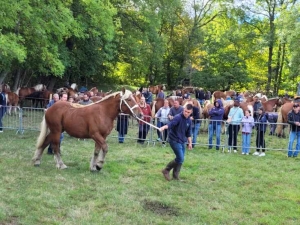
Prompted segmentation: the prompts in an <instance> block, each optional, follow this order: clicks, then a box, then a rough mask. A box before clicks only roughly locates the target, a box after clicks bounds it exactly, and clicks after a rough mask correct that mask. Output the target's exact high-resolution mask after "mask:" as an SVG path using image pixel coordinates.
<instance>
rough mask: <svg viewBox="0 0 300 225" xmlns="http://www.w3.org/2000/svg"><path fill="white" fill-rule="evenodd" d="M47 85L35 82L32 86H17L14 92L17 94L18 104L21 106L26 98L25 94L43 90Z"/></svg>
mask: <svg viewBox="0 0 300 225" xmlns="http://www.w3.org/2000/svg"><path fill="white" fill-rule="evenodd" d="M46 89H47V87H46V85H44V84H37V85H35V86H34V87H21V88H18V89H17V91H16V92H15V93H16V94H17V95H18V96H19V101H20V106H21V107H22V106H23V101H24V99H25V98H26V96H28V95H30V94H32V93H33V92H35V91H44V90H46Z"/></svg>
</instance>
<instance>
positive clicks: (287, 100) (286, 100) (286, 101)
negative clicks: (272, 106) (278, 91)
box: [281, 97, 293, 105]
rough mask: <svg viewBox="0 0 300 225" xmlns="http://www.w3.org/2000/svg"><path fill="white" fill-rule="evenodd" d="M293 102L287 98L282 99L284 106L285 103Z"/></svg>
mask: <svg viewBox="0 0 300 225" xmlns="http://www.w3.org/2000/svg"><path fill="white" fill-rule="evenodd" d="M292 101H293V99H290V98H287V97H283V98H281V102H282V105H284V104H285V103H288V102H292Z"/></svg>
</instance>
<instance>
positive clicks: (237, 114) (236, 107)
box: [227, 99, 244, 153]
mask: <svg viewBox="0 0 300 225" xmlns="http://www.w3.org/2000/svg"><path fill="white" fill-rule="evenodd" d="M243 116H244V113H243V110H242V109H241V108H240V102H239V100H238V99H236V100H234V103H233V107H232V108H231V109H230V111H229V114H228V120H227V122H228V124H229V126H228V148H229V149H228V151H229V152H230V151H231V149H232V148H233V152H234V153H236V152H237V135H238V133H239V130H240V123H241V121H242V118H243Z"/></svg>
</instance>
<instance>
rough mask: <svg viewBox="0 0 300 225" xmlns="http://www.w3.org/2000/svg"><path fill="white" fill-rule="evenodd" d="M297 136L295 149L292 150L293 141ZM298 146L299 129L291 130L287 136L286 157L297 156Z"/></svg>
mask: <svg viewBox="0 0 300 225" xmlns="http://www.w3.org/2000/svg"><path fill="white" fill-rule="evenodd" d="M296 138H297V143H296V149H295V151H294V152H293V143H294V141H295V139H296ZM299 147H300V131H291V132H290V137H289V146H288V157H292V156H293V157H297V156H298V153H299Z"/></svg>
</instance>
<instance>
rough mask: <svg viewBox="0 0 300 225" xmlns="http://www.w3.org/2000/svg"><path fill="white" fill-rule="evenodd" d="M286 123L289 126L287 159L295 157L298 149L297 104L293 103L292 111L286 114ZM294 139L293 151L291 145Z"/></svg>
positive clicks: (299, 118) (299, 124) (299, 116)
mask: <svg viewBox="0 0 300 225" xmlns="http://www.w3.org/2000/svg"><path fill="white" fill-rule="evenodd" d="M287 122H288V123H289V124H290V135H289V145H288V157H297V156H298V154H299V149H300V107H299V104H298V103H295V104H294V105H293V109H292V110H291V111H290V112H289V113H288V121H287ZM296 138H297V142H296V143H297V144H296V149H295V151H293V144H294V141H295V139H296Z"/></svg>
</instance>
